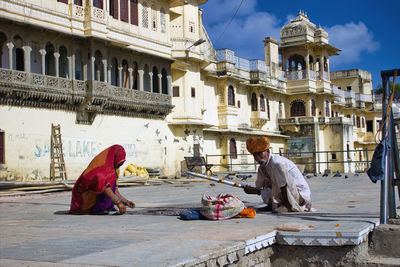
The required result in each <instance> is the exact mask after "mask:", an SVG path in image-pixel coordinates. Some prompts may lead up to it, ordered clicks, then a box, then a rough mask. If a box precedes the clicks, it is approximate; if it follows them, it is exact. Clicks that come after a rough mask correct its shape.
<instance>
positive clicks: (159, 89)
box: [157, 74, 162, 94]
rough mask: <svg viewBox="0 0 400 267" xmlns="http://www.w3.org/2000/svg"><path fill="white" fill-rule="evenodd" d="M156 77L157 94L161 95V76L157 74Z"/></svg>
mask: <svg viewBox="0 0 400 267" xmlns="http://www.w3.org/2000/svg"><path fill="white" fill-rule="evenodd" d="M157 76H158V92H159V93H160V94H162V86H161V85H162V82H161V78H162V74H158V75H157Z"/></svg>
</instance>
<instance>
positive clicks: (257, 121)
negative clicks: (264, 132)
mask: <svg viewBox="0 0 400 267" xmlns="http://www.w3.org/2000/svg"><path fill="white" fill-rule="evenodd" d="M267 121H269V118H268V112H267V111H260V110H257V111H252V112H251V115H250V124H251V128H254V129H261V128H262V127H263V126H264V125H265V124H266V123H267Z"/></svg>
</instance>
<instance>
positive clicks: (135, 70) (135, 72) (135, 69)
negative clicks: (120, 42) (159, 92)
mask: <svg viewBox="0 0 400 267" xmlns="http://www.w3.org/2000/svg"><path fill="white" fill-rule="evenodd" d="M132 79H133V81H132V86H133V89H135V90H137V89H138V64H137V63H136V62H133V65H132Z"/></svg>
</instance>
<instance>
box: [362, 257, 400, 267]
mask: <svg viewBox="0 0 400 267" xmlns="http://www.w3.org/2000/svg"><path fill="white" fill-rule="evenodd" d="M356 266H357V267H398V266H400V258H391V257H379V256H370V258H369V259H367V260H365V261H363V262H361V263H358V264H356Z"/></svg>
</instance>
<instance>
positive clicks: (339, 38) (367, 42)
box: [325, 22, 380, 66]
mask: <svg viewBox="0 0 400 267" xmlns="http://www.w3.org/2000/svg"><path fill="white" fill-rule="evenodd" d="M325 30H326V31H327V32H328V34H329V42H330V43H331V44H332V45H333V46H335V47H337V48H339V49H341V50H342V51H341V52H340V55H339V56H336V57H334V58H333V60H332V61H331V64H333V65H335V66H338V65H341V64H349V63H356V62H359V61H360V57H361V54H362V53H363V52H368V53H372V52H374V51H376V50H377V49H379V45H380V44H379V42H377V41H375V40H374V35H373V33H372V32H370V31H369V30H368V28H367V26H365V24H364V23H363V22H358V23H357V24H356V23H354V22H350V23H347V24H345V25H335V26H332V27H326V28H325Z"/></svg>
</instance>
